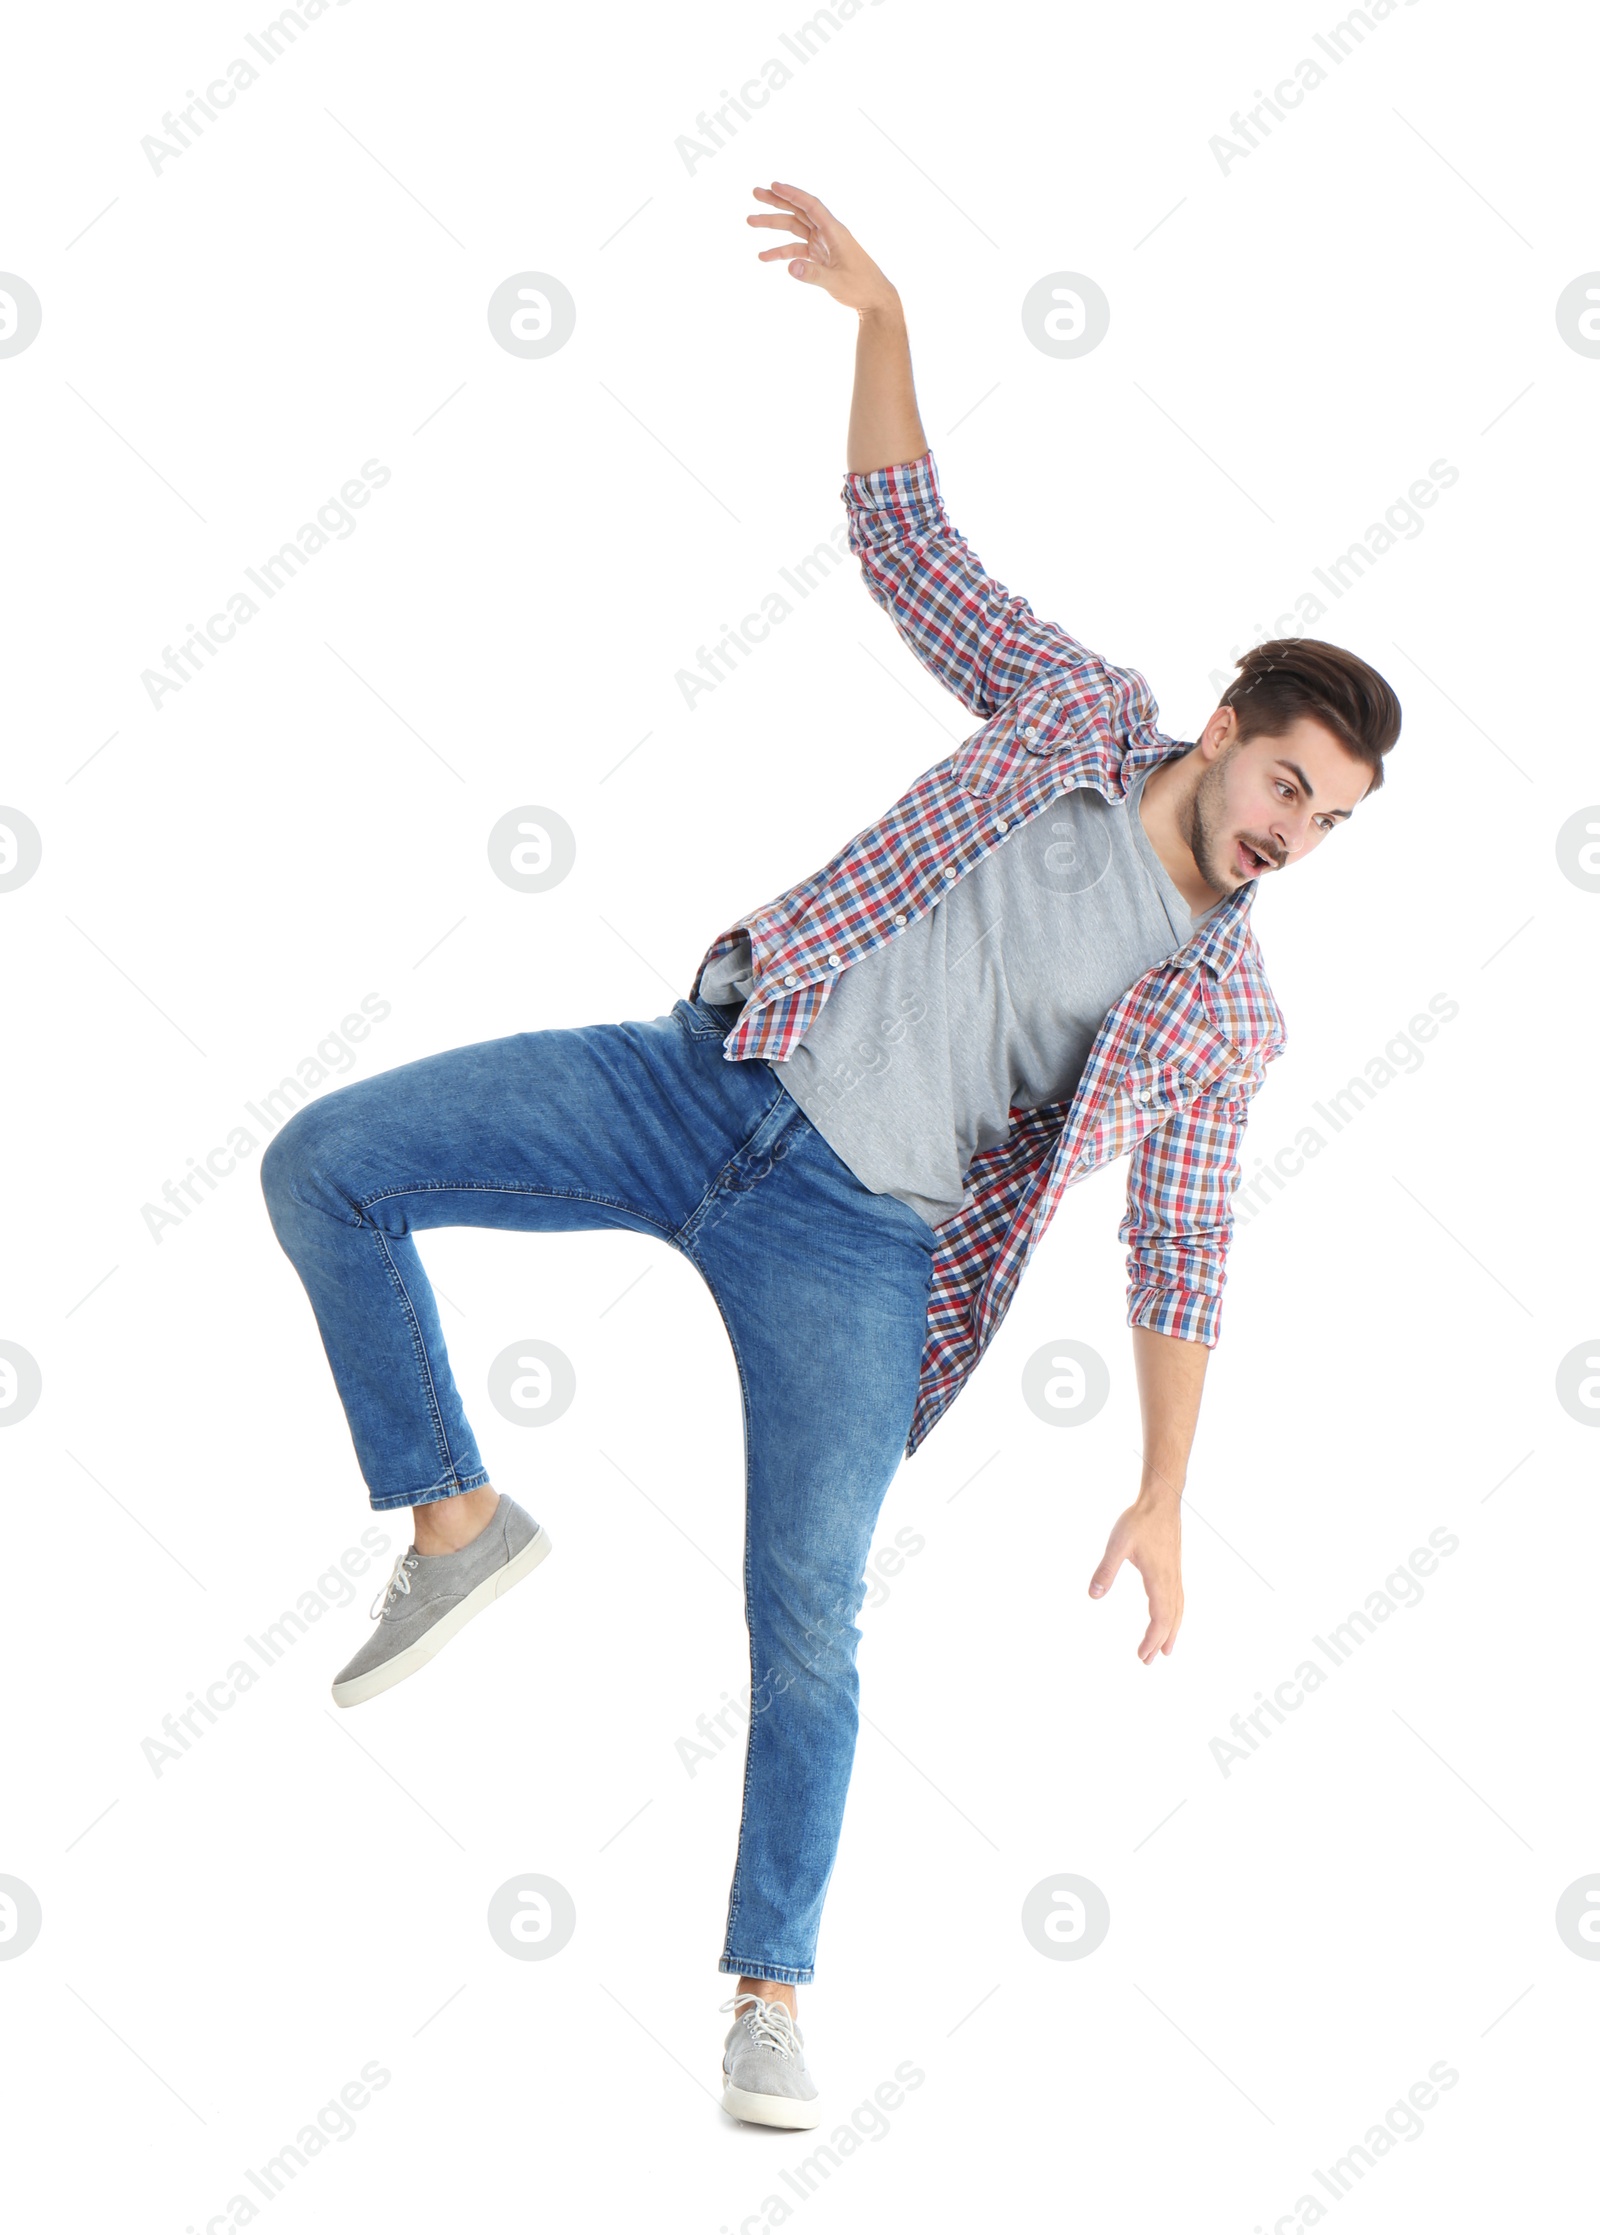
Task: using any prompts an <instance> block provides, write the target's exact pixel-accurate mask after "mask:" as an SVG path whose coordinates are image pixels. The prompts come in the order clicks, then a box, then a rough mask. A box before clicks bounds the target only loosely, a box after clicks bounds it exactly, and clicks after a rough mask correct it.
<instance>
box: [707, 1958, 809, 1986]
mask: <svg viewBox="0 0 1600 2235" xmlns="http://www.w3.org/2000/svg"><path fill="white" fill-rule="evenodd" d="M717 1969H718V1970H719V1971H725V1972H726V1973H727V1975H728V1977H729V1978H730V1979H772V1980H775V1981H776V1982H777V1984H778V1985H779V1986H787V1987H809V1986H810V1984H811V1982H812V1980H813V1978H814V1977H815V1976H816V1973H815V1971H814V1969H813V1967H812V1966H811V1965H810V1964H809V1963H808V1964H806V1965H804V1966H803V1968H801V1969H800V1970H796V1969H794V1967H793V1966H792V1965H789V1964H782V1963H748V1962H746V1961H745V1959H744V1958H743V1957H742V1956H724V1957H723V1958H722V1961H721V1962H720V1963H719V1964H718V1965H717Z"/></svg>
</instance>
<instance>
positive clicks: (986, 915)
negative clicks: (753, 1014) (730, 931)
mask: <svg viewBox="0 0 1600 2235" xmlns="http://www.w3.org/2000/svg"><path fill="white" fill-rule="evenodd" d="M1143 789H1144V776H1143V775H1140V776H1138V777H1136V778H1135V779H1134V780H1133V782H1132V783H1131V784H1130V785H1129V787H1128V791H1127V794H1126V796H1125V798H1123V799H1122V800H1118V801H1112V800H1108V799H1107V798H1106V797H1105V795H1104V794H1103V793H1101V792H1098V791H1096V790H1095V789H1094V788H1093V787H1092V786H1091V785H1087V784H1085V785H1078V786H1075V787H1074V788H1073V789H1071V790H1070V791H1066V792H1063V793H1061V794H1060V795H1059V796H1058V797H1057V798H1055V799H1053V800H1052V801H1051V802H1050V804H1049V806H1047V807H1045V808H1042V809H1041V810H1040V811H1039V813H1037V814H1036V815H1034V816H1033V817H1032V818H1031V819H1030V820H1029V821H1028V822H1026V823H1023V824H1022V825H1020V826H1019V827H1018V828H1017V829H1015V830H1014V831H1012V832H1011V833H1010V834H1009V835H1008V836H1007V837H1006V838H1005V839H1004V840H1003V841H1002V843H1001V844H1000V845H999V846H997V847H996V848H995V850H994V852H993V853H992V854H990V855H988V856H987V857H986V858H985V859H984V860H983V861H981V862H979V863H978V865H977V867H976V868H975V869H972V870H970V871H969V872H968V873H967V875H966V876H965V877H963V878H962V879H961V881H960V882H959V883H958V884H957V885H955V886H954V887H953V889H952V890H951V891H950V892H949V893H948V894H947V895H946V896H945V898H944V899H942V900H940V901H937V902H936V903H935V904H934V906H933V907H932V908H931V909H929V910H928V912H927V914H926V915H923V916H920V917H919V918H918V919H917V921H916V922H915V923H912V924H908V925H907V926H906V927H905V929H904V930H903V931H900V932H897V933H896V934H895V936H894V937H893V938H892V939H890V940H888V941H887V942H886V943H885V944H884V945H883V946H881V947H878V948H876V949H875V950H874V951H873V952H872V953H871V954H868V955H863V956H862V957H861V959H860V961H859V962H854V963H852V964H850V966H849V967H848V968H847V969H846V970H845V971H844V972H843V974H842V975H841V977H840V978H839V980H838V982H837V983H836V984H835V986H834V988H833V991H832V992H831V993H830V994H829V996H828V999H827V1002H826V1004H825V1006H824V1007H823V1009H822V1012H821V1014H820V1015H819V1016H817V1017H816V1018H814V1019H813V1021H812V1023H811V1025H810V1027H809V1028H808V1030H807V1032H806V1034H805V1037H804V1038H803V1039H802V1040H800V1041H799V1043H798V1044H797V1045H796V1046H795V1047H794V1049H793V1050H792V1051H791V1052H790V1055H789V1058H788V1060H787V1062H785V1063H782V1064H780V1065H777V1066H775V1068H776V1069H777V1071H778V1074H779V1076H780V1077H781V1078H782V1080H783V1083H784V1085H785V1087H786V1088H787V1089H788V1091H789V1092H790V1094H792V1095H793V1097H794V1099H795V1100H796V1101H797V1102H798V1103H799V1105H800V1107H801V1109H802V1110H804V1112H805V1113H806V1116H807V1117H808V1118H809V1119H810V1120H811V1122H812V1124H813V1125H814V1126H815V1127H816V1129H817V1131H818V1132H819V1133H820V1134H821V1135H822V1137H823V1139H824V1140H825V1141H826V1142H827V1143H828V1145H829V1146H830V1148H832V1149H833V1150H834V1151H835V1153H836V1154H837V1155H838V1156H840V1157H842V1158H843V1160H844V1162H845V1163H846V1164H848V1165H849V1167H850V1169H851V1171H852V1172H854V1173H855V1175H856V1177H857V1179H859V1180H860V1181H861V1182H862V1184H863V1185H864V1186H866V1187H868V1188H870V1189H871V1190H872V1192H873V1193H874V1194H875V1195H896V1196H898V1197H899V1198H900V1200H901V1201H902V1202H903V1203H908V1204H909V1205H910V1207H911V1208H912V1209H913V1210H914V1211H915V1212H917V1214H918V1215H919V1217H921V1218H923V1219H924V1220H926V1222H927V1223H928V1225H929V1226H932V1227H938V1226H941V1225H943V1224H944V1222H945V1221H946V1220H947V1219H951V1218H953V1217H954V1216H955V1215H956V1213H957V1212H958V1211H959V1210H960V1209H961V1206H962V1202H963V1200H964V1188H965V1176H966V1170H967V1166H968V1164H969V1163H970V1162H971V1160H972V1158H973V1156H974V1155H975V1154H976V1153H977V1151H978V1150H979V1149H982V1148H990V1147H993V1146H995V1145H997V1144H998V1143H999V1142H1001V1141H1003V1140H1005V1138H1006V1136H1007V1135H1008V1134H1009V1132H1010V1130H1011V1111H1012V1108H1013V1107H1016V1108H1018V1109H1032V1108H1034V1107H1035V1106H1036V1105H1037V1104H1039V1103H1041V1102H1054V1101H1060V1100H1064V1099H1066V1098H1068V1097H1069V1096H1070V1095H1071V1094H1072V1092H1073V1090H1074V1088H1075V1087H1076V1085H1077V1083H1078V1079H1079V1076H1080V1075H1081V1073H1082V1071H1083V1067H1084V1064H1085V1063H1086V1062H1087V1061H1088V1057H1089V1050H1090V1048H1091V1047H1092V1046H1093V1045H1094V1040H1095V1035H1096V1033H1097V1032H1098V1031H1099V1029H1100V1026H1101V1024H1102V1023H1103V1022H1104V1019H1105V1015H1106V1011H1107V1010H1108V1009H1109V1008H1110V1007H1111V1006H1112V1004H1113V1002H1115V1001H1117V1000H1118V999H1120V997H1121V996H1122V995H1123V994H1124V993H1126V991H1127V990H1128V988H1129V986H1131V985H1132V984H1133V983H1134V981H1135V980H1136V979H1137V978H1141V977H1142V976H1143V975H1144V973H1145V972H1146V971H1147V970H1149V969H1150V968H1152V967H1153V965H1154V964H1156V963H1158V962H1161V961H1163V960H1165V958H1166V957H1167V956H1168V955H1170V954H1173V953H1175V952H1176V950H1177V949H1178V948H1179V947H1181V946H1182V945H1183V943H1184V941H1185V940H1186V939H1187V938H1188V937H1189V935H1190V933H1191V931H1192V930H1193V928H1194V919H1193V917H1192V916H1191V914H1190V911H1189V906H1188V903H1187V902H1186V901H1185V899H1184V897H1183V895H1182V894H1181V893H1180V892H1179V890H1178V888H1177V886H1176V885H1175V884H1174V883H1173V882H1172V879H1171V878H1170V877H1169V876H1168V875H1167V873H1166V871H1165V870H1164V869H1163V868H1162V866H1161V862H1160V859H1159V857H1158V856H1157V854H1156V851H1155V848H1154V847H1153V846H1152V845H1151V843H1150V840H1149V838H1148V837H1147V836H1146V834H1145V829H1144V825H1143V823H1142V822H1141V821H1140V819H1139V797H1140V794H1141V793H1142V791H1143ZM752 984H753V980H752V976H751V970H750V947H749V941H748V939H746V938H743V937H741V938H740V941H739V943H738V946H737V947H736V948H735V949H734V950H733V951H732V952H731V953H729V954H728V955H726V956H724V957H723V959H722V960H721V961H720V962H719V963H717V964H715V965H713V966H712V968H711V969H710V970H708V971H707V972H706V974H705V977H704V979H703V980H702V982H701V986H700V992H701V995H702V997H703V998H704V999H706V1000H708V1001H716V1002H732V1001H738V1002H743V1001H745V1000H746V999H748V997H749V994H750V991H751V988H752Z"/></svg>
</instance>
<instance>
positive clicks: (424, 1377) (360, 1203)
mask: <svg viewBox="0 0 1600 2235" xmlns="http://www.w3.org/2000/svg"><path fill="white" fill-rule="evenodd" d="M737 1014H738V1012H737V1010H736V1009H733V1008H726V1007H719V1006H716V1005H714V1004H712V1003H711V1002H708V1001H679V1002H677V1003H676V1004H675V1005H674V1007H673V1008H672V1009H671V1011H670V1012H669V1013H668V1014H667V1015H665V1016H660V1017H656V1018H653V1019H651V1020H650V1021H648V1022H642V1023H631V1024H594V1025H584V1026H581V1027H576V1028H571V1027H557V1028H554V1029H552V1030H548V1031H543V1032H520V1033H514V1034H512V1036H511V1037H510V1038H509V1039H504V1040H485V1041H480V1042H478V1043H477V1044H476V1045H474V1046H470V1047H464V1048H452V1049H450V1050H449V1051H448V1052H446V1053H445V1054H442V1055H433V1056H427V1057H424V1058H423V1059H422V1060H421V1061H420V1062H417V1063H407V1064H402V1065H401V1066H400V1067H399V1068H398V1069H396V1070H392V1071H384V1072H380V1073H379V1074H378V1076H377V1077H375V1078H371V1079H362V1080H358V1081H354V1082H352V1084H350V1085H349V1086H344V1087H339V1088H337V1089H336V1090H335V1091H334V1092H332V1093H330V1094H325V1095H323V1096H322V1098H321V1099H320V1100H319V1101H316V1102H312V1103H309V1104H308V1105H307V1106H306V1107H305V1108H304V1109H303V1110H300V1111H298V1112H297V1113H296V1115H295V1116H294V1117H293V1118H291V1119H290V1120H289V1122H288V1124H287V1125H285V1126H284V1127H283V1128H282V1130H281V1131H280V1132H279V1133H278V1134H277V1135H276V1136H275V1137H274V1139H273V1140H272V1142H271V1143H270V1145H269V1147H268V1149H267V1152H266V1155H265V1157H264V1158H263V1160H262V1166H261V1185H262V1190H263V1192H264V1194H265V1196H266V1199H267V1205H268V1208H269V1210H270V1212H271V1215H272V1222H273V1226H274V1228H275V1230H276V1232H277V1235H278V1239H279V1241H280V1242H281V1243H282V1245H283V1247H284V1250H285V1251H286V1253H287V1255H288V1257H289V1259H290V1261H291V1262H292V1263H293V1265H294V1267H295V1270H296V1271H297V1272H298V1273H299V1275H300V1278H301V1280H302V1281H303V1282H304V1283H305V1287H306V1292H307V1294H308V1296H309V1297H310V1300H311V1308H312V1311H313V1312H314V1313H315V1315H316V1322H317V1327H318V1331H319V1332H320V1334H321V1336H322V1343H323V1348H324V1349H325V1351H326V1352H327V1356H328V1363H329V1365H330V1367H331V1368H332V1370H333V1378H334V1381H335V1384H336V1385H337V1388H338V1392H339V1396H340V1399H341V1401H342V1403H343V1405H344V1409H345V1415H346V1418H347V1419H348V1421H349V1423H350V1434H351V1438H352V1441H353V1442H354V1445H355V1450H356V1456H357V1459H358V1460H359V1462H360V1466H361V1472H362V1474H363V1476H364V1477H365V1480H366V1483H367V1487H368V1490H369V1493H370V1497H371V1503H372V1505H373V1507H374V1509H375V1510H377V1511H379V1512H383V1511H386V1510H389V1509H391V1508H397V1507H402V1506H417V1505H425V1504H427V1503H429V1502H430V1501H431V1500H433V1499H436V1498H448V1497H453V1496H455V1495H456V1494H457V1493H458V1492H460V1491H463V1490H471V1489H474V1488H476V1487H478V1486H479V1485H480V1484H482V1483H485V1482H487V1481H488V1479H489V1478H488V1474H487V1472H486V1470H485V1468H484V1465H483V1461H482V1459H481V1458H480V1456H479V1453H478V1446H477V1444H476V1442H475V1441H474V1440H473V1434H472V1429H471V1428H470V1426H469V1425H468V1422H467V1416H466V1413H465V1410H464V1409H463V1406H462V1403H461V1398H460V1395H459V1393H458V1391H457V1389H456V1385H455V1382H454V1380H453V1379H452V1377H451V1372H450V1363H449V1360H448V1358H447V1357H446V1355H445V1345H444V1337H443V1335H442V1334H441V1332H440V1327H439V1315H438V1312H437V1310H436V1309H435V1306H434V1299H433V1293H432V1291H431V1289H430V1288H429V1285H428V1279H427V1275H426V1274H425V1273H424V1271H423V1269H422V1262H421V1259H420V1258H419V1256H418V1254H417V1247H416V1243H415V1241H414V1239H413V1236H414V1235H416V1234H418V1233H421V1232H423V1231H424V1230H426V1229H427V1228H429V1227H435V1226H495V1227H511V1228H515V1229H516V1230H518V1231H519V1232H528V1233H548V1232H567V1231H571V1230H573V1229H576V1228H582V1227H616V1226H621V1227H626V1228H628V1229H629V1230H630V1231H631V1232H633V1233H637V1234H653V1235H655V1236H657V1237H658V1239H660V1240H661V1241H664V1242H666V1243H667V1244H668V1245H669V1246H670V1247H671V1248H673V1249H676V1250H679V1251H681V1252H682V1254H683V1255H684V1256H685V1257H687V1258H688V1259H689V1260H690V1262H691V1263H692V1264H694V1265H695V1266H697V1267H698V1268H699V1270H700V1272H701V1273H702V1274H703V1275H704V1277H705V1280H706V1283H707V1285H708V1287H709V1288H710V1290H711V1293H712V1295H713V1296H714V1298H715V1299H716V1303H717V1307H718V1309H719V1311H720V1312H721V1315H722V1320H723V1324H724V1326H725V1327H726V1328H727V1331H728V1338H729V1341H730V1342H731V1343H732V1346H733V1354H734V1358H735V1361H736V1363H737V1366H738V1370H739V1386H740V1391H741V1394H742V1399H743V1407H744V1448H745V1557H744V1606H745V1621H746V1623H747V1625H748V1628H749V1632H750V1685H751V1692H750V1728H749V1735H748V1739H747V1747H746V1759H745V1781H744V1805H743V1811H742V1815H741V1818H740V1825H739V1851H738V1858H737V1861H736V1863H735V1866H734V1873H733V1884H732V1889H731V1892H730V1895H729V1902H728V1926H727V1935H726V1939H725V1942H724V1947H723V1953H722V1958H721V1962H720V1965H719V1969H720V1970H722V1971H725V1972H728V1973H731V1974H734V1975H739V1974H743V1975H745V1976H747V1977H750V1978H756V1979H786V1980H790V1981H793V1982H796V1983H799V1984H804V1983H805V1982H806V1981H807V1980H809V1979H810V1978H811V1977H812V1976H813V1966H814V1963H815V1958H816V1942H817V1929H818V1925H819V1923H820V1920H821V1916H822V1904H823V1899H824V1896H825V1895H826V1893H827V1888H828V1881H829V1878H830V1877H831V1876H832V1873H833V1865H834V1858H835V1855H836V1853H837V1851H838V1845H839V1831H840V1826H841V1823H842V1821H843V1817H844V1803H845V1793H846V1791H847V1789H848V1786H849V1782H850V1771H851V1766H852V1763H853V1761H854V1758H855V1746H856V1728H857V1690H858V1683H857V1673H856V1647H857V1645H858V1643H859V1640H860V1635H861V1633H860V1631H859V1630H858V1629H857V1628H856V1626H855V1617H856V1615H857V1614H858V1613H859V1612H860V1610H861V1604H862V1601H863V1599H864V1597H865V1595H866V1575H865V1571H866V1562H867V1554H868V1552H869V1550H870V1548H871V1540H872V1532H873V1528H874V1526H875V1524H876V1521H877V1517H878V1512H879V1508H880V1507H881V1505H882V1502H883V1497H884V1493H885V1491H886V1490H887V1489H888V1487H889V1483H890V1481H891V1480H892V1478H893V1476H894V1474H895V1471H896V1469H897V1467H898V1466H899V1463H900V1458H901V1454H902V1452H903V1450H904V1447H905V1439H906V1436H907V1434H908V1432H909V1430H910V1425H911V1415H912V1411H913V1409H914V1406H915V1402H916V1393H917V1379H918V1373H919V1370H920V1366H921V1358H922V1348H923V1339H924V1333H925V1328H926V1318H927V1302H928V1286H929V1280H930V1275H931V1269H932V1262H933V1251H934V1247H935V1241H936V1237H935V1234H934V1231H933V1229H932V1228H931V1227H930V1226H928V1225H927V1224H926V1223H925V1222H924V1221H923V1220H922V1219H921V1218H919V1217H918V1215H917V1213H916V1212H915V1211H913V1210H912V1209H911V1208H910V1207H909V1206H908V1205H907V1204H904V1203H902V1202H901V1201H900V1200H899V1199H898V1197H896V1196H893V1195H874V1194H873V1193H872V1192H871V1191H870V1190H869V1189H868V1188H866V1187H864V1186H863V1185H862V1183H861V1182H860V1181H859V1180H858V1179H857V1178H856V1177H855V1175H854V1174H853V1173H852V1172H851V1171H850V1169H849V1167H848V1166H847V1165H846V1164H844V1163H843V1162H842V1161H841V1159H840V1158H839V1157H838V1156H836V1155H835V1153H834V1151H833V1150H832V1149H831V1148H830V1147H829V1146H828V1144H827V1142H826V1141H825V1140H824V1139H823V1138H822V1135H821V1134H820V1133H818V1132H817V1130H816V1129H815V1127H814V1126H813V1125H812V1124H811V1122H810V1120H809V1119H808V1118H807V1117H806V1115H805V1112H804V1111H803V1110H802V1109H801V1108H800V1105H799V1104H798V1103H797V1102H796V1101H795V1100H794V1099H793V1097H792V1096H791V1095H789V1094H788V1093H786V1092H785V1090H784V1087H783V1085H782V1082H781V1079H780V1077H779V1073H778V1070H777V1068H775V1067H774V1066H773V1065H771V1064H769V1063H767V1062H765V1061H764V1060H762V1059H760V1058H752V1059H748V1060H745V1061H742V1062H736V1063H730V1062H728V1061H727V1059H726V1058H725V1057H724V1055H723V1053H722V1045H721V1043H722V1039H723V1036H724V1034H725V1033H726V1032H727V1031H728V1030H729V1029H730V1028H731V1026H732V1025H733V1023H734V1021H735V1020H736V1017H737Z"/></svg>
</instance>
